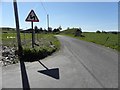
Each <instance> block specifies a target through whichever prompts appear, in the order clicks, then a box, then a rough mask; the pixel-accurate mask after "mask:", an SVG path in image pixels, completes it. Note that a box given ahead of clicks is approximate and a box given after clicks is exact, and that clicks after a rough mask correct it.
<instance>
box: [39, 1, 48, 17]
mask: <svg viewBox="0 0 120 90" xmlns="http://www.w3.org/2000/svg"><path fill="white" fill-rule="evenodd" d="M41 5H42V7H43V9H44V11H45V13H46V15H47V14H48V13H47V10H46V8H45V7H44V5H43V2H42V1H41Z"/></svg>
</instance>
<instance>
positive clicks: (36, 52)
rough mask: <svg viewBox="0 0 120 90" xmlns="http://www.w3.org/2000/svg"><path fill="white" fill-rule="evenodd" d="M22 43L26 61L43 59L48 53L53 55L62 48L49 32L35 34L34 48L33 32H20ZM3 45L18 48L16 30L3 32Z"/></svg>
mask: <svg viewBox="0 0 120 90" xmlns="http://www.w3.org/2000/svg"><path fill="white" fill-rule="evenodd" d="M20 36H21V43H22V47H23V55H24V56H23V60H25V61H31V60H32V61H36V60H39V59H42V58H44V57H46V56H48V55H51V54H52V53H53V52H55V51H56V50H59V48H60V42H59V41H58V39H57V38H56V37H55V36H54V35H53V34H50V33H47V34H43V33H41V34H35V43H36V45H34V48H32V34H31V33H25V34H24V33H20ZM0 38H1V39H2V45H3V46H9V47H16V49H17V38H16V33H15V32H10V31H9V32H7V33H1V37H0Z"/></svg>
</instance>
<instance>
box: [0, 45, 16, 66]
mask: <svg viewBox="0 0 120 90" xmlns="http://www.w3.org/2000/svg"><path fill="white" fill-rule="evenodd" d="M0 61H1V62H2V65H3V66H7V65H10V64H15V63H17V62H18V58H17V54H16V48H15V47H7V46H2V58H1V60H0Z"/></svg>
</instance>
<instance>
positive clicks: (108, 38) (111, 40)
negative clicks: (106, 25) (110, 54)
mask: <svg viewBox="0 0 120 90" xmlns="http://www.w3.org/2000/svg"><path fill="white" fill-rule="evenodd" d="M61 34H62V35H67V36H70V37H73V38H77V39H80V40H84V41H88V42H93V43H96V44H99V45H103V46H105V47H109V48H112V49H115V50H117V51H119V52H120V43H119V42H118V41H119V40H120V38H119V37H118V36H119V35H120V34H112V33H107V34H106V33H95V32H86V33H82V35H83V36H84V37H75V36H74V32H73V31H72V30H71V31H64V32H62V33H61Z"/></svg>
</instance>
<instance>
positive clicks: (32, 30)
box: [31, 22, 34, 48]
mask: <svg viewBox="0 0 120 90" xmlns="http://www.w3.org/2000/svg"><path fill="white" fill-rule="evenodd" d="M31 25H32V48H34V30H33V22H31Z"/></svg>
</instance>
